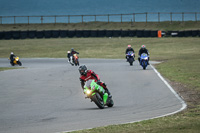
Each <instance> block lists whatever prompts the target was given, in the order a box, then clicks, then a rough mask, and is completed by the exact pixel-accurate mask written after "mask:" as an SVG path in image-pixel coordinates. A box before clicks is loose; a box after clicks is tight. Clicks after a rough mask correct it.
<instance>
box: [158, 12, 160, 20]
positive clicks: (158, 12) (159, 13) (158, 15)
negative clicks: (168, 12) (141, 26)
mask: <svg viewBox="0 0 200 133" xmlns="http://www.w3.org/2000/svg"><path fill="white" fill-rule="evenodd" d="M158 22H159V23H160V12H158Z"/></svg>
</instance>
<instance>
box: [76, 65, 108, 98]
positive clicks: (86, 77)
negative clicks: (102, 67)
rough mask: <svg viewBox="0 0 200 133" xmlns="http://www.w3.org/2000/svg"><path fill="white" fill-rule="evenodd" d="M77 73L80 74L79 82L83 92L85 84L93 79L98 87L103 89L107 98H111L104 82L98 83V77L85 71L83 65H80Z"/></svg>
mask: <svg viewBox="0 0 200 133" xmlns="http://www.w3.org/2000/svg"><path fill="white" fill-rule="evenodd" d="M79 72H80V74H81V76H80V81H81V87H82V89H83V90H84V85H85V82H86V81H88V80H90V79H94V80H95V82H96V83H97V84H99V85H100V86H102V87H103V88H104V89H105V91H106V93H108V96H109V97H112V95H111V94H110V92H109V90H108V88H107V86H106V84H105V83H104V82H101V81H100V78H99V75H97V74H96V73H95V72H93V71H92V70H87V67H86V66H85V65H81V66H80V67H79Z"/></svg>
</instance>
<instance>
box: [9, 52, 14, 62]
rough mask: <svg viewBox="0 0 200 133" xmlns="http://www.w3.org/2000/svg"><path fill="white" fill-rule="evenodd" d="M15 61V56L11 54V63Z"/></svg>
mask: <svg viewBox="0 0 200 133" xmlns="http://www.w3.org/2000/svg"><path fill="white" fill-rule="evenodd" d="M14 60H15V55H14V53H13V52H11V53H10V63H13V61H14Z"/></svg>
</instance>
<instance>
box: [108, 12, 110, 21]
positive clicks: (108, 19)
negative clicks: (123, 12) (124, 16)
mask: <svg viewBox="0 0 200 133" xmlns="http://www.w3.org/2000/svg"><path fill="white" fill-rule="evenodd" d="M109 21H110V20H109V14H108V23H109Z"/></svg>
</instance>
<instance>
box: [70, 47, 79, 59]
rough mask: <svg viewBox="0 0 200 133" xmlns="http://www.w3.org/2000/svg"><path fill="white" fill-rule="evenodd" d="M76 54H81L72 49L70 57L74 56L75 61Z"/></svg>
mask: <svg viewBox="0 0 200 133" xmlns="http://www.w3.org/2000/svg"><path fill="white" fill-rule="evenodd" d="M74 54H79V52H76V51H75V50H74V48H71V53H70V56H72V59H73V61H74V56H73V55H74Z"/></svg>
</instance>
